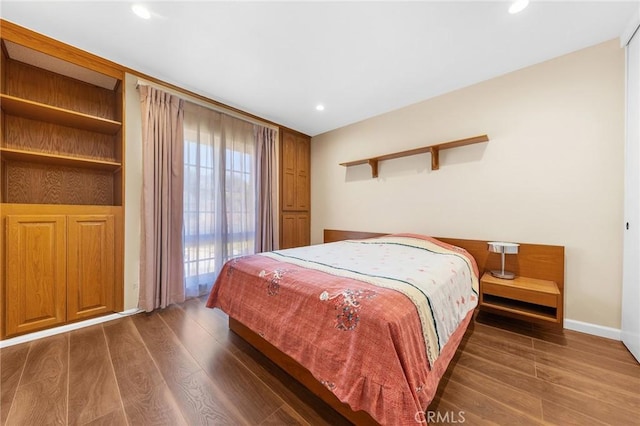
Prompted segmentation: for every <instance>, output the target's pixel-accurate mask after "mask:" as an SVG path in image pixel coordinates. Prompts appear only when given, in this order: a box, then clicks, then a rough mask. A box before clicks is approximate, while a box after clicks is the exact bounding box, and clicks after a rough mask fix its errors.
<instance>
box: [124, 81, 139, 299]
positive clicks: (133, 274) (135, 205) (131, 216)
mask: <svg viewBox="0 0 640 426" xmlns="http://www.w3.org/2000/svg"><path fill="white" fill-rule="evenodd" d="M137 81H138V78H137V77H136V76H133V75H131V74H127V75H126V78H125V95H126V100H125V120H126V121H125V125H126V151H125V164H126V166H125V179H126V181H125V191H126V193H125V212H124V214H125V221H124V309H125V310H128V309H134V308H137V307H138V286H139V282H140V278H139V276H140V196H141V194H142V117H141V115H140V95H139V93H138V90H137V89H136V83H137Z"/></svg>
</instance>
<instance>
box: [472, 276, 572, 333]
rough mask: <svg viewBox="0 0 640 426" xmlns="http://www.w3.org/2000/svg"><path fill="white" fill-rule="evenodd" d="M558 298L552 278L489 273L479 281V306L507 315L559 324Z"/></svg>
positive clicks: (559, 303)
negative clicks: (497, 276)
mask: <svg viewBox="0 0 640 426" xmlns="http://www.w3.org/2000/svg"><path fill="white" fill-rule="evenodd" d="M561 301H562V297H561V293H560V289H559V288H558V284H557V283H556V282H554V281H549V280H541V279H535V278H528V277H522V276H518V277H516V278H515V279H513V280H504V279H500V278H496V277H494V276H493V275H491V274H490V273H485V274H484V275H483V276H482V278H481V280H480V309H484V310H488V311H492V312H495V313H499V314H503V315H507V316H510V317H515V318H520V319H525V320H529V321H535V322H542V323H554V324H557V325H560V326H562V322H563V319H562V303H561Z"/></svg>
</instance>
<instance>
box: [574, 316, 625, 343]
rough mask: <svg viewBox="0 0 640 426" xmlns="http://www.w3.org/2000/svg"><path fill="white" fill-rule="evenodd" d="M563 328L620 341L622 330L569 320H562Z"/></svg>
mask: <svg viewBox="0 0 640 426" xmlns="http://www.w3.org/2000/svg"><path fill="white" fill-rule="evenodd" d="M564 328H566V329H567V330H573V331H579V332H581V333H587V334H593V335H594V336H600V337H606V338H607V339H613V340H622V330H620V329H618V328H611V327H605V326H602V325H597V324H590V323H588V322H582V321H576V320H570V319H565V320H564Z"/></svg>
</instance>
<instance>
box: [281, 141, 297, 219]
mask: <svg viewBox="0 0 640 426" xmlns="http://www.w3.org/2000/svg"><path fill="white" fill-rule="evenodd" d="M281 185H282V210H294V209H295V208H296V138H295V136H294V135H293V134H291V133H288V132H283V134H282V183H281Z"/></svg>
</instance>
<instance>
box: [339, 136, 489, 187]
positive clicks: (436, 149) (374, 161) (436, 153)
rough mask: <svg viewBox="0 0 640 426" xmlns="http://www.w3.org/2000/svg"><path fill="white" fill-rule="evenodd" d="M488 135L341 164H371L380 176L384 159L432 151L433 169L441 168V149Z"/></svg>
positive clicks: (485, 140) (372, 174)
mask: <svg viewBox="0 0 640 426" xmlns="http://www.w3.org/2000/svg"><path fill="white" fill-rule="evenodd" d="M488 141H489V137H488V136H487V135H480V136H474V137H472V138H466V139H460V140H457V141H451V142H444V143H439V144H436V145H429V146H425V147H422V148H415V149H410V150H408V151H401V152H394V153H393V154H386V155H379V156H377V157H371V158H365V159H363V160H356V161H349V162H348V163H340V165H341V166H345V167H349V166H358V165H360V164H369V165H370V166H371V176H372V177H374V178H376V177H378V163H379V162H380V161H383V160H392V159H394V158H401V157H408V156H410V155H418V154H426V153H431V170H438V169H439V168H440V151H442V150H444V149H450V148H458V147H461V146H466V145H473V144H476V143H481V142H488Z"/></svg>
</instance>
